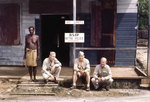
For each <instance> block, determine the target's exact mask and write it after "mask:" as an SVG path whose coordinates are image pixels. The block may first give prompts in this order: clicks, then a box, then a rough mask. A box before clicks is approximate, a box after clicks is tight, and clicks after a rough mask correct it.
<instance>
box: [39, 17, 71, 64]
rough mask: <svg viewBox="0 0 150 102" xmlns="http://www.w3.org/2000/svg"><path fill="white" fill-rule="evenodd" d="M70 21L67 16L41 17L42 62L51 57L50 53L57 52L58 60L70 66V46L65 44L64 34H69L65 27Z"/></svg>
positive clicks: (67, 27)
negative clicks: (67, 21) (66, 21)
mask: <svg viewBox="0 0 150 102" xmlns="http://www.w3.org/2000/svg"><path fill="white" fill-rule="evenodd" d="M65 20H69V16H67V15H42V16H41V31H42V32H41V40H42V41H41V42H42V46H41V51H42V61H43V60H44V59H45V58H47V57H48V56H49V52H50V51H55V52H56V58H57V59H58V60H59V61H60V62H61V63H62V65H63V66H69V48H70V47H69V44H67V43H65V42H64V33H65V32H69V29H70V28H69V26H67V25H65Z"/></svg>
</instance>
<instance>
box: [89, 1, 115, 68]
mask: <svg viewBox="0 0 150 102" xmlns="http://www.w3.org/2000/svg"><path fill="white" fill-rule="evenodd" d="M116 2H117V1H116V0H99V1H92V2H91V8H92V29H91V30H92V32H91V34H92V35H91V41H92V42H91V45H92V46H94V47H99V48H115V39H116V7H117V4H116ZM115 53H116V51H115V50H100V51H99V52H98V54H99V55H98V59H100V58H101V57H106V58H107V59H108V64H109V65H111V66H113V65H115ZM98 63H99V60H98Z"/></svg>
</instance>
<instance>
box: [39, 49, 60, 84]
mask: <svg viewBox="0 0 150 102" xmlns="http://www.w3.org/2000/svg"><path fill="white" fill-rule="evenodd" d="M60 71H61V63H60V62H59V61H58V59H57V58H56V53H55V52H53V51H51V52H50V54H49V57H48V58H45V60H44V61H43V65H42V76H43V78H44V81H45V83H46V82H47V81H48V80H50V81H54V82H56V78H58V77H59V74H60Z"/></svg>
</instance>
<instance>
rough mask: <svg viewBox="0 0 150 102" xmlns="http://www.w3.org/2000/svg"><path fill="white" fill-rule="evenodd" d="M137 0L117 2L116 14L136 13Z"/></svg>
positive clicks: (120, 0) (118, 0) (119, 0)
mask: <svg viewBox="0 0 150 102" xmlns="http://www.w3.org/2000/svg"><path fill="white" fill-rule="evenodd" d="M137 2H138V0H117V13H137V6H136V5H137Z"/></svg>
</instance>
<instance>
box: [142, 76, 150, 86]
mask: <svg viewBox="0 0 150 102" xmlns="http://www.w3.org/2000/svg"><path fill="white" fill-rule="evenodd" d="M140 87H143V88H148V87H150V78H144V79H142V80H141V84H140Z"/></svg>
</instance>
